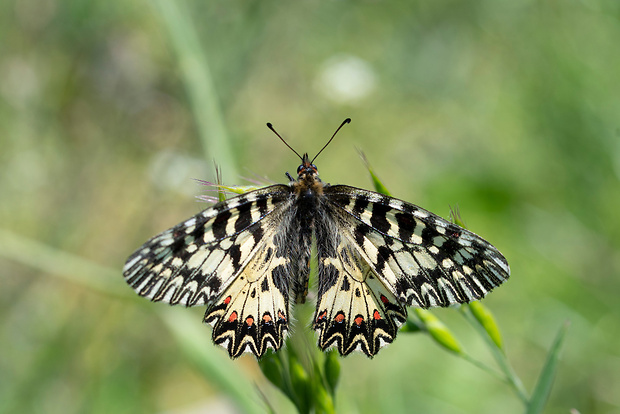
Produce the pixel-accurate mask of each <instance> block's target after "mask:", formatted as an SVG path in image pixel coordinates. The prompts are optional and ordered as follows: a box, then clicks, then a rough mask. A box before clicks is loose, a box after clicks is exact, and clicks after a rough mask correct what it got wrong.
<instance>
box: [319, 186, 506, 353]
mask: <svg viewBox="0 0 620 414" xmlns="http://www.w3.org/2000/svg"><path fill="white" fill-rule="evenodd" d="M324 193H325V197H324V203H323V209H324V210H325V212H326V214H325V216H327V217H329V220H331V221H333V224H332V227H336V228H338V229H339V230H338V232H335V234H333V233H334V232H331V233H328V234H327V239H329V240H331V243H332V245H334V247H332V248H331V250H330V248H325V249H324V250H325V251H324V252H323V253H322V252H321V251H320V248H321V246H322V245H323V246H330V243H323V244H321V243H318V246H319V278H320V279H321V280H320V281H319V300H318V307H317V314H316V319H315V328H316V329H318V330H319V346H320V347H321V348H323V349H324V348H325V347H328V346H331V345H336V346H337V347H338V350H339V351H340V353H341V354H347V353H349V352H351V351H352V350H355V349H359V350H361V351H362V352H364V353H366V354H367V355H369V356H372V355H374V354H375V353H376V352H378V350H379V349H380V348H381V347H382V346H383V345H384V344H386V343H389V342H392V340H393V339H394V337H395V336H396V330H397V327H398V325H400V324H401V323H402V322H404V320H405V318H406V310H405V308H404V306H417V307H422V308H428V307H434V306H449V305H452V304H456V303H466V302H471V301H473V300H477V299H480V298H482V297H483V296H485V295H486V294H487V293H488V292H489V291H490V290H491V289H493V288H494V287H496V286H499V285H500V284H501V283H502V282H503V281H504V280H506V279H507V278H508V276H509V274H510V269H509V267H508V263H507V262H506V259H505V258H504V256H502V254H501V253H500V252H499V251H498V250H497V249H496V248H495V247H494V246H492V245H491V244H490V243H488V242H487V241H485V240H484V239H482V238H481V237H479V236H477V235H476V234H474V233H472V232H470V231H468V230H465V229H463V228H461V227H459V226H456V225H454V224H452V223H450V222H448V221H447V220H444V219H442V218H441V217H439V216H437V215H435V214H433V213H430V212H428V211H426V210H424V209H421V208H420V207H417V206H415V205H413V204H410V203H406V202H404V201H401V200H397V199H394V198H391V197H387V196H384V195H381V194H378V193H374V192H371V191H366V190H362V189H358V188H353V187H349V186H344V185H338V186H331V187H326V188H325V189H324ZM349 262H350V263H352V264H351V265H349V264H348V263H349ZM321 267H323V269H321ZM351 280H355V284H357V287H358V288H359V292H360V293H359V294H358V293H357V291H355V290H354V291H352V293H350V294H347V295H345V294H343V292H346V289H345V288H346V287H347V286H348V285H350V284H351ZM321 286H323V289H321ZM336 295H339V296H336ZM333 296H336V299H334V300H332V299H331V297H333ZM362 299H363V300H362ZM349 303H350V305H349ZM362 322H363V323H362ZM356 332H357V333H362V335H358V334H357V333H356Z"/></svg>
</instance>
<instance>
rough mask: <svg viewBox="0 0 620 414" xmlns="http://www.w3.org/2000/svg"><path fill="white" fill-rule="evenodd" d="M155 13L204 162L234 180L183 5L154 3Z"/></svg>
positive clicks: (209, 80) (165, 0)
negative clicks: (178, 73)
mask: <svg viewBox="0 0 620 414" xmlns="http://www.w3.org/2000/svg"><path fill="white" fill-rule="evenodd" d="M154 4H155V6H156V7H155V9H156V10H157V12H158V14H159V15H160V17H161V19H162V21H163V23H164V26H165V27H166V28H167V29H168V34H169V36H170V43H171V46H172V47H173V49H174V50H175V52H176V53H177V56H178V62H179V67H180V69H181V74H182V77H183V78H182V79H183V82H184V84H185V89H186V91H187V94H188V96H189V101H190V105H191V109H192V112H193V118H194V121H195V122H196V126H197V129H198V134H199V138H200V141H201V143H202V149H203V151H204V153H205V159H210V158H211V159H215V160H217V162H218V164H219V165H220V166H221V168H222V170H223V172H224V173H225V174H226V175H227V176H228V177H238V176H239V172H238V169H237V165H236V161H235V157H234V156H233V151H232V148H231V145H230V139H229V137H228V133H227V132H226V127H225V126H224V121H223V116H222V111H221V109H220V102H219V99H218V97H217V93H216V89H215V82H214V81H213V77H212V76H211V70H210V67H209V62H208V59H207V55H206V54H205V53H204V49H203V47H202V46H201V44H200V40H199V38H198V35H197V33H196V30H195V26H194V24H193V22H192V19H191V18H190V15H189V13H188V12H187V10H185V8H184V7H183V4H184V2H177V1H174V0H155V1H154Z"/></svg>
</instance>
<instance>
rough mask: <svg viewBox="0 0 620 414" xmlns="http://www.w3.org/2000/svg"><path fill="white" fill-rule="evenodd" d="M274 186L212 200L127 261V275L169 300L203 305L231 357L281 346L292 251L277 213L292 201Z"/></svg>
mask: <svg viewBox="0 0 620 414" xmlns="http://www.w3.org/2000/svg"><path fill="white" fill-rule="evenodd" d="M292 200H293V199H292V196H291V191H290V188H289V187H288V186H285V185H275V186H270V187H266V188H263V189H260V190H256V191H253V192H249V193H246V194H243V195H241V196H238V197H235V198H232V199H229V200H227V201H224V202H221V203H218V204H216V205H214V206H213V207H211V208H208V209H206V210H204V211H203V212H201V213H199V214H197V215H196V216H194V217H192V218H191V219H189V220H187V221H185V222H183V223H180V224H178V225H176V226H174V227H172V228H171V229H169V230H166V231H164V232H163V233H161V234H159V235H157V236H155V237H153V238H152V239H151V240H149V241H148V242H146V243H145V244H144V245H143V246H142V247H140V248H139V249H138V250H136V251H135V252H134V253H133V254H132V255H131V256H130V257H129V259H127V262H126V264H125V267H124V271H123V273H124V276H125V280H126V281H127V283H128V284H129V285H131V286H132V287H133V288H134V290H135V291H136V292H137V293H138V294H139V295H141V296H144V297H147V298H149V299H151V300H152V301H155V302H157V301H161V302H166V303H169V304H171V305H176V304H182V305H186V306H194V305H203V304H207V305H209V307H208V309H207V312H206V314H205V322H207V323H210V324H212V325H213V340H214V342H216V343H218V344H220V345H222V346H224V347H225V348H227V350H228V352H229V354H230V356H231V357H233V358H234V357H237V356H239V355H241V354H242V353H243V352H252V353H254V354H255V355H256V356H257V357H260V356H261V355H262V354H263V353H264V352H265V351H266V349H267V348H268V347H271V348H274V349H279V348H280V347H281V346H282V343H283V336H284V334H285V331H286V330H287V327H288V310H289V309H288V296H289V286H288V279H289V278H288V277H287V274H288V273H287V272H288V271H287V266H288V264H287V263H288V261H290V254H289V253H288V252H286V251H283V250H282V249H281V248H277V246H282V245H283V244H284V241H283V240H280V239H279V238H280V237H282V234H283V232H281V231H280V230H281V226H282V222H283V220H282V217H283V216H285V215H286V212H287V211H288V209H290V206H291V204H292V202H293V201H292Z"/></svg>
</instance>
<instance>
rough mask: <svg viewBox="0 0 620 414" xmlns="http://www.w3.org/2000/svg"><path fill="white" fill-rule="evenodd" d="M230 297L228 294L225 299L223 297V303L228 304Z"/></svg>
mask: <svg viewBox="0 0 620 414" xmlns="http://www.w3.org/2000/svg"><path fill="white" fill-rule="evenodd" d="M230 299H231V297H230V296H228V297H227V298H226V299H224V305H228V304H229V303H230Z"/></svg>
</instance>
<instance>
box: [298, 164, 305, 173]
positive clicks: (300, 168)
mask: <svg viewBox="0 0 620 414" xmlns="http://www.w3.org/2000/svg"><path fill="white" fill-rule="evenodd" d="M303 169H304V166H303V165H300V166H299V167H297V174H299V173H300V172H301V170H303Z"/></svg>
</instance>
